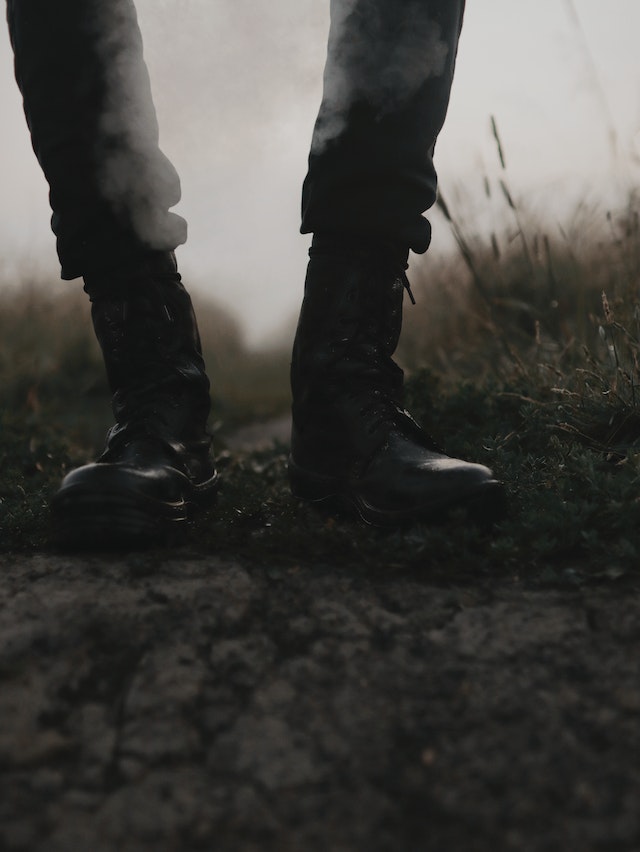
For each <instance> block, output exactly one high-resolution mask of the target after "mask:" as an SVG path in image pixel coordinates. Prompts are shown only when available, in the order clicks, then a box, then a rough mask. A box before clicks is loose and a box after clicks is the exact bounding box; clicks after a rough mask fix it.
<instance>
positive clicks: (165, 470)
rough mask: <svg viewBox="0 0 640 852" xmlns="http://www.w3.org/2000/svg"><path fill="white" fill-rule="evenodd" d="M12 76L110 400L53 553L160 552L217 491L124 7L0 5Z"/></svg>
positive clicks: (71, 482)
mask: <svg viewBox="0 0 640 852" xmlns="http://www.w3.org/2000/svg"><path fill="white" fill-rule="evenodd" d="M7 11H8V21H9V27H10V33H11V39H12V43H13V47H14V51H15V62H16V78H17V80H18V84H19V86H20V88H21V90H22V93H23V96H24V105H25V113H26V116H27V121H28V124H29V128H30V131H31V137H32V141H33V147H34V150H35V153H36V155H37V157H38V160H39V162H40V165H41V166H42V169H43V171H44V174H45V176H46V178H47V181H48V182H49V186H50V190H51V191H50V198H51V207H52V209H53V218H52V225H53V230H54V232H55V234H56V236H57V239H58V254H59V256H60V261H61V264H62V275H63V278H76V277H79V276H82V277H83V278H84V282H85V290H86V291H87V292H88V294H89V295H90V297H91V300H92V318H93V323H94V327H95V331H96V334H97V337H98V340H99V342H100V345H101V347H102V351H103V355H104V360H105V365H106V368H107V375H108V378H109V383H110V386H111V390H112V392H113V411H114V415H115V418H116V424H115V426H114V427H113V428H112V429H111V430H110V432H109V435H108V439H107V445H106V448H105V451H104V452H103V453H102V455H101V456H100V458H99V459H98V461H97V462H96V463H94V464H89V465H85V466H84V467H81V468H78V469H76V470H74V471H71V473H69V474H68V475H67V476H66V477H65V479H64V481H63V482H62V485H61V487H60V489H59V491H58V492H57V494H56V495H55V496H54V498H53V501H52V511H53V514H54V517H55V530H56V534H57V536H58V537H59V538H60V540H61V542H62V543H64V544H65V545H82V546H90V547H95V546H105V545H116V546H120V545H123V544H127V545H128V544H135V545H138V544H142V543H149V542H151V543H154V542H157V541H160V540H161V539H162V538H163V537H164V536H165V535H169V534H171V535H172V534H173V532H174V531H176V530H178V529H184V528H185V526H186V521H187V520H188V518H189V517H190V515H191V512H192V509H193V507H194V506H195V505H197V504H198V503H201V502H203V501H204V500H207V499H211V498H212V497H213V496H215V492H216V490H217V485H218V478H217V474H216V471H215V468H214V466H213V462H212V460H211V458H210V454H209V447H210V439H209V436H208V434H207V431H206V421H207V415H208V412H209V405H210V400H209V381H208V379H207V376H206V373H205V369H204V363H203V360H202V353H201V347H200V339H199V335H198V329H197V325H196V321H195V316H194V314H193V310H192V307H191V300H190V298H189V296H188V294H187V292H186V291H185V289H184V287H183V286H182V284H181V280H180V275H179V274H178V271H177V267H176V263H175V257H174V255H173V250H174V249H175V248H176V246H178V245H179V244H180V243H182V242H184V240H185V238H186V224H185V223H184V221H183V220H182V219H180V217H178V216H175V215H174V214H172V213H170V212H169V208H170V207H171V206H172V205H173V204H175V203H176V202H177V201H178V200H179V197H180V183H179V180H178V176H177V174H176V172H175V169H174V168H173V167H172V166H171V164H170V163H169V161H168V160H167V159H166V157H164V155H163V154H162V153H161V152H160V150H159V148H158V126H157V122H156V117H155V111H154V107H153V102H152V99H151V90H150V85H149V77H148V74H147V70H146V67H145V65H144V61H143V57H142V41H141V37H140V32H139V29H138V26H137V21H136V13H135V8H134V5H133V2H131V0H60V1H59V2H55V0H8V6H7Z"/></svg>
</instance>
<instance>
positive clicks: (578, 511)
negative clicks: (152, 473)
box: [0, 129, 640, 582]
mask: <svg viewBox="0 0 640 852" xmlns="http://www.w3.org/2000/svg"><path fill="white" fill-rule="evenodd" d="M496 134H497V129H496ZM489 183H490V182H488V184H489ZM488 189H489V191H492V190H493V191H494V192H495V191H498V192H501V193H502V195H503V197H504V199H505V204H506V205H507V210H508V211H511V214H512V215H513V224H512V227H510V229H509V230H508V232H505V233H503V234H494V235H492V236H490V237H489V238H482V237H481V236H480V235H478V234H473V233H471V234H469V233H465V232H464V230H463V228H462V226H461V225H460V224H459V222H458V221H457V220H456V217H455V215H454V214H453V213H452V211H451V210H450V209H449V208H448V207H447V206H446V204H444V202H443V201H441V209H442V211H443V213H444V215H445V218H448V219H449V221H450V225H451V227H452V228H453V229H454V233H455V235H456V239H457V241H458V245H459V248H460V252H459V254H458V255H457V256H456V257H449V258H446V259H445V260H441V261H439V260H437V259H436V260H427V262H426V263H424V264H423V265H418V266H416V267H415V268H414V269H413V271H412V285H413V289H414V292H415V293H416V296H417V299H418V304H417V306H416V307H415V308H407V311H406V321H405V331H404V334H403V340H402V344H401V348H400V350H399V358H400V360H401V362H402V363H403V365H404V366H405V368H406V369H407V374H408V380H407V403H408V407H409V408H411V410H412V411H413V412H414V413H415V414H416V416H417V417H418V419H420V420H421V421H422V422H423V424H424V425H425V427H426V428H427V429H428V430H429V431H430V432H431V433H432V434H433V435H434V437H435V438H436V440H438V442H439V443H441V444H442V445H443V446H445V447H446V449H447V451H448V452H449V453H450V454H452V455H457V456H460V457H463V458H469V459H472V460H476V461H480V462H484V463H486V464H489V465H490V466H491V467H492V468H493V469H494V470H495V471H496V473H497V474H498V475H499V476H500V477H501V478H503V479H504V481H505V482H506V483H508V487H509V490H510V495H511V503H512V511H511V514H510V516H509V517H508V518H507V519H506V520H505V521H504V522H502V523H501V524H500V525H499V526H498V527H497V528H496V529H494V530H493V531H491V532H487V531H486V530H485V531H483V530H478V529H475V528H470V527H467V525H466V524H464V522H463V519H462V518H455V517H454V518H453V519H452V521H451V522H450V523H449V524H447V525H446V526H444V527H442V528H430V527H428V526H420V525H418V526H415V527H413V528H411V529H408V530H402V531H400V532H395V533H389V532H383V531H379V530H372V529H366V528H361V527H359V526H358V525H356V524H354V523H351V522H347V521H344V520H340V519H334V518H328V519H327V518H322V517H321V516H319V515H317V514H316V513H315V512H314V511H313V510H311V509H309V508H308V507H306V506H302V505H298V504H297V503H295V502H294V501H292V500H291V498H290V496H289V493H288V489H287V485H286V448H285V447H275V448H274V449H273V450H270V451H268V452H258V453H235V454H229V453H225V452H224V439H225V434H227V433H228V431H229V430H232V429H233V428H235V426H237V425H238V424H242V423H244V422H247V421H248V420H250V419H257V420H261V419H265V418H269V417H271V416H274V415H277V414H279V413H283V412H284V411H286V410H287V408H288V384H287V378H288V377H287V369H288V360H289V352H288V351H273V352H269V353H261V354H256V353H251V352H248V351H247V350H246V348H245V346H244V345H243V341H242V334H241V331H240V329H239V328H238V326H237V324H236V323H235V322H234V321H233V319H232V318H230V317H229V316H228V315H227V314H225V313H224V312H223V311H221V310H220V309H218V308H216V307H215V306H209V305H206V304H200V305H198V306H197V307H198V314H199V318H200V325H201V330H202V334H203V339H204V341H205V348H206V350H207V352H206V355H207V361H208V363H209V365H210V368H211V372H212V374H213V376H214V413H213V418H212V426H213V430H214V433H215V438H216V444H217V448H218V450H219V454H220V463H221V467H222V468H223V471H224V474H225V485H224V489H223V493H222V495H221V499H220V501H219V505H218V507H217V508H216V509H215V510H214V511H211V512H209V513H208V514H206V515H205V516H204V517H203V518H201V520H200V521H199V522H198V524H197V526H196V528H195V529H194V530H193V535H192V538H191V545H190V546H191V547H193V548H194V549H195V550H197V551H201V552H210V551H215V552H221V553H227V554H229V555H232V556H233V557H234V558H235V557H243V556H244V557H247V558H251V559H256V560H260V561H263V562H264V563H266V564H268V565H271V566H272V567H271V569H270V570H273V571H276V572H277V570H279V567H278V566H285V565H286V566H288V567H289V569H291V568H292V567H293V568H295V565H296V564H297V563H300V562H303V561H307V560H308V559H309V558H310V557H309V554H313V557H312V558H313V559H314V561H315V562H316V563H317V564H318V565H322V564H331V565H335V564H343V565H345V567H348V568H349V570H363V571H364V570H367V571H368V570H383V571H398V570H402V571H405V570H410V571H413V570H417V571H420V572H422V573H425V572H427V573H428V574H429V575H430V576H432V577H433V576H446V577H450V576H452V573H453V575H454V576H456V577H458V576H462V575H463V574H464V573H465V572H469V573H471V574H474V575H480V576H485V575H486V576H490V577H494V576H496V575H505V574H506V575H510V576H513V575H516V574H517V575H518V576H526V577H529V578H532V579H533V578H536V579H540V578H542V579H545V580H554V581H558V582H578V581H582V580H586V579H600V578H617V577H620V576H622V575H625V574H634V573H635V572H637V570H638V565H639V564H640V559H639V556H640V553H639V550H640V543H639V539H638V533H637V530H638V529H639V528H640V524H639V522H640V487H639V486H640V354H639V353H640V304H639V302H638V293H637V291H636V283H637V281H638V280H639V279H640V225H639V221H640V198H639V196H638V195H637V194H635V193H632V194H630V196H629V199H628V202H627V204H626V206H625V208H624V209H622V210H620V211H618V212H616V213H615V214H607V215H603V216H602V217H600V219H598V218H594V216H593V215H591V216H589V217H586V216H585V215H584V214H583V213H579V214H577V216H576V218H575V220H574V222H573V223H572V226H571V227H569V226H567V227H566V228H564V229H559V230H557V231H556V232H555V233H547V232H546V231H545V229H544V227H542V226H541V225H540V224H537V223H535V222H533V221H532V220H531V217H529V216H528V215H527V212H526V210H525V209H523V208H522V206H521V205H519V204H518V203H517V202H516V201H515V200H514V193H513V192H512V191H511V189H510V187H509V186H508V183H507V180H506V175H505V174H500V175H499V176H498V178H497V179H495V180H494V185H493V187H491V186H490V185H489V186H488ZM514 235H515V237H514ZM0 292H1V293H3V294H4V295H2V296H1V297H0V334H2V339H3V341H4V346H3V351H2V355H1V356H0V380H1V382H2V387H3V397H2V401H3V406H2V410H3V413H2V415H1V418H0V429H1V432H0V469H1V470H2V484H0V501H1V502H0V548H2V549H3V550H19V551H31V550H42V549H45V550H46V549H47V548H49V547H50V544H49V532H48V519H47V517H48V516H47V509H46V507H47V502H48V498H49V496H50V494H51V493H52V491H53V490H54V489H55V487H56V485H57V483H58V481H59V479H60V477H61V476H62V475H63V474H64V472H65V471H66V470H68V469H69V468H70V467H71V466H73V465H74V464H77V463H79V462H80V461H82V460H85V459H87V458H90V457H91V456H92V455H93V454H94V453H95V452H96V450H97V449H98V448H99V446H100V444H101V442H102V437H103V433H104V429H105V428H106V426H107V425H108V421H109V417H110V415H109V403H108V394H107V389H106V385H105V382H104V377H103V375H102V365H101V361H100V356H99V353H98V350H97V346H96V344H95V342H94V340H93V336H92V333H91V331H90V324H89V318H88V308H87V305H86V304H85V300H84V298H82V295H81V294H74V295H70V294H69V293H68V292H67V295H65V296H62V297H61V296H58V297H56V298H54V297H53V295H51V292H52V290H51V287H49V288H48V289H47V288H45V287H43V286H42V285H38V284H36V283H32V284H27V285H25V286H24V287H23V288H22V289H21V290H20V291H19V292H16V291H14V292H11V291H3V290H0ZM225 429H226V430H227V431H226V432H225Z"/></svg>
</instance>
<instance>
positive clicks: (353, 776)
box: [0, 549, 640, 852]
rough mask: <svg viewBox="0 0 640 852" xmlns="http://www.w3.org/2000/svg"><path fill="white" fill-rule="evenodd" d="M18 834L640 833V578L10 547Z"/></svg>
mask: <svg viewBox="0 0 640 852" xmlns="http://www.w3.org/2000/svg"><path fill="white" fill-rule="evenodd" d="M0 576H1V577H2V581H1V583H0V849H2V850H34V852H41V850H42V852H45V850H46V852H70V850H93V852H107V850H109V852H111V850H118V852H146V850H149V852H151V850H153V852H164V850H176V852H178V850H180V852H182V850H240V851H241V852H242V851H243V850H247V852H254V850H255V852H269V850H274V852H275V850H277V852H289V850H291V852H293V850H331V852H351V850H371V852H376V850H416V852H417V850H444V849H453V850H463V852H474V850H483V852H484V850H503V849H504V850H532V852H533V850H536V852H537V850H540V851H541V852H542V850H545V852H551V850H563V852H566V850H580V852H589V850H603V852H612V850H638V849H640V804H639V803H640V759H639V758H640V677H639V674H640V654H639V652H640V610H639V607H638V603H639V586H638V584H637V583H635V584H634V582H630V581H628V580H626V581H624V582H621V583H620V584H618V585H612V584H608V585H606V586H600V587H599V586H590V587H586V588H585V587H582V588H576V589H574V590H566V589H564V590H561V589H555V590H554V589H549V588H547V589H541V588H533V587H530V586H529V587H528V586H527V585H526V584H522V583H520V582H519V581H517V580H513V581H511V582H509V583H505V581H504V578H503V579H501V580H500V581H496V582H495V583H492V582H491V581H489V580H487V579H486V578H485V579H483V580H482V581H478V582H472V581H468V580H465V581H464V582H463V583H456V579H455V576H453V575H452V577H451V581H450V583H438V584H434V583H433V582H431V583H430V582H428V581H426V580H425V579H424V578H422V577H420V576H416V575H415V573H414V574H413V575H404V576H402V575H395V576H393V577H390V576H385V575H384V574H383V573H381V572H377V573H376V575H375V576H368V575H367V574H366V572H364V573H362V572H361V573H358V574H357V576H356V575H354V574H353V573H349V572H347V571H344V570H341V569H340V568H339V567H331V566H327V565H318V564H314V560H313V556H312V555H310V557H309V562H308V564H300V565H295V566H291V565H289V566H285V567H280V566H278V565H273V564H271V565H269V566H264V565H260V564H234V563H232V562H230V561H228V560H226V559H224V560H223V559H221V558H219V557H216V556H206V557H204V556H202V555H198V554H196V553H194V552H190V551H189V550H187V549H178V550H175V551H173V552H171V553H147V554H137V555H136V554H129V555H122V556H114V555H111V556H106V555H105V556H95V555H94V556H90V555H82V554H77V555H73V556H61V555H53V556H52V555H33V556H27V557H25V556H12V555H10V554H9V555H7V554H5V555H3V556H1V557H0Z"/></svg>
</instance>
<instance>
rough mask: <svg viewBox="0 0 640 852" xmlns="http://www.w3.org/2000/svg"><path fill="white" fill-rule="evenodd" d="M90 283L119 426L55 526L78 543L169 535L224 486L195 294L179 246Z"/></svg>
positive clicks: (57, 500)
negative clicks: (183, 276) (213, 443)
mask: <svg viewBox="0 0 640 852" xmlns="http://www.w3.org/2000/svg"><path fill="white" fill-rule="evenodd" d="M85 290H86V291H87V292H88V293H89V295H90V297H91V301H92V306H91V315H92V319H93V325H94V328H95V332H96V336H97V338H98V341H99V343H100V346H101V348H102V353H103V355H104V361H105V366H106V370H107V377H108V380H109V385H110V387H111V391H112V393H113V412H114V415H115V419H116V423H115V426H113V427H112V429H111V430H110V431H109V433H108V435H107V443H106V447H105V450H104V452H103V453H102V455H101V456H100V457H99V458H98V460H97V461H96V462H95V463H93V464H88V465H85V466H84V467H80V468H78V469H77V470H73V471H72V472H71V473H69V474H68V475H67V476H66V477H65V478H64V480H63V482H62V485H61V487H60V490H59V491H58V492H57V494H56V495H55V496H54V498H53V501H52V506H51V508H52V514H53V520H54V524H55V533H56V535H57V537H58V538H59V540H60V541H61V543H63V544H65V545H77V546H83V545H89V546H105V545H113V546H120V545H140V544H147V543H152V542H154V541H166V540H167V538H168V537H174V535H175V533H176V532H178V531H179V530H181V529H183V528H184V526H185V522H186V521H187V519H188V518H189V517H190V515H191V512H192V509H193V508H194V507H195V506H196V505H197V504H199V503H201V502H203V501H205V500H208V499H210V498H212V497H213V496H214V495H215V493H216V491H217V488H218V476H217V473H216V470H215V467H214V464H213V461H212V459H211V456H210V438H209V436H208V434H207V431H206V422H207V417H208V414H209V409H210V399H209V380H208V378H207V375H206V373H205V367H204V361H203V359H202V351H201V347H200V338H199V334H198V328H197V325H196V319H195V315H194V313H193V308H192V305H191V299H190V298H189V294H188V293H187V291H186V290H185V289H184V287H183V285H182V283H181V280H180V275H179V274H178V272H177V267H176V262H175V257H174V255H173V254H172V253H158V254H152V255H150V256H149V257H148V258H146V259H145V260H144V261H143V262H141V263H140V264H139V265H137V266H136V268H135V269H129V270H128V271H127V273H126V275H125V274H119V275H118V276H117V277H115V278H114V279H112V280H104V279H100V278H99V277H85Z"/></svg>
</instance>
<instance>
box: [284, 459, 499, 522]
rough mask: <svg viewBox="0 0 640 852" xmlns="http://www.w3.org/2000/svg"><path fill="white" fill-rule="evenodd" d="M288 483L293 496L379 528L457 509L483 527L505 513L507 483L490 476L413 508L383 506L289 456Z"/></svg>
mask: <svg viewBox="0 0 640 852" xmlns="http://www.w3.org/2000/svg"><path fill="white" fill-rule="evenodd" d="M289 484H290V486H291V493H292V494H293V496H294V497H296V498H298V499H300V500H305V501H307V502H309V503H312V504H313V505H314V507H315V508H317V509H318V510H320V511H321V512H324V513H328V514H332V513H338V514H345V515H347V516H350V517H353V516H355V517H356V518H358V519H359V520H361V521H363V522H364V523H365V524H369V525H371V526H376V527H400V526H407V525H410V524H414V523H430V524H438V523H443V522H444V521H446V520H447V518H448V517H449V516H450V515H451V513H452V512H454V511H457V510H464V511H465V512H466V515H467V518H468V519H469V520H470V521H471V522H473V523H476V524H478V525H480V526H491V525H492V524H494V523H495V522H496V521H499V520H500V519H501V518H503V517H504V516H505V515H506V512H507V496H506V491H505V487H504V484H503V483H502V482H500V481H499V480H497V479H490V480H487V481H486V482H483V483H482V484H480V485H477V486H475V487H474V488H473V489H470V490H469V491H467V492H465V493H459V494H457V495H456V496H455V497H452V498H449V499H446V500H442V499H441V500H432V501H429V502H427V503H423V504H421V505H420V506H416V507H414V508H412V509H398V510H394V509H381V508H379V507H378V506H374V505H372V504H371V503H369V502H368V501H367V500H365V499H364V497H362V495H361V494H359V493H358V491H357V490H356V489H355V488H353V486H352V485H351V484H350V483H348V482H344V481H342V480H338V479H336V478H335V477H327V476H322V475H320V474H316V473H310V472H309V471H307V470H304V469H303V468H300V467H298V466H297V465H296V464H295V463H294V462H293V461H292V460H291V458H290V459H289Z"/></svg>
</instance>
